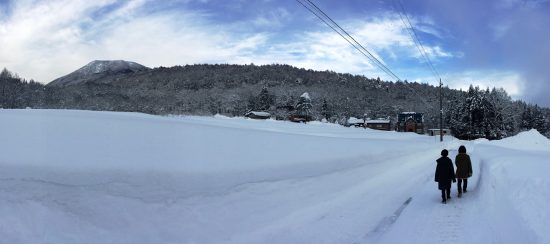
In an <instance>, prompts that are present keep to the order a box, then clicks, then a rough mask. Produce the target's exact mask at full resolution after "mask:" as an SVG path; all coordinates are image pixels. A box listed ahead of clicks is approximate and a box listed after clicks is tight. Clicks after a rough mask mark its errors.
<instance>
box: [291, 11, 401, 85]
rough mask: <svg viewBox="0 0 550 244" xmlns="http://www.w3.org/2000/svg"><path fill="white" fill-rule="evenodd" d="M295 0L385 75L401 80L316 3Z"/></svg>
mask: <svg viewBox="0 0 550 244" xmlns="http://www.w3.org/2000/svg"><path fill="white" fill-rule="evenodd" d="M296 1H297V2H298V3H300V4H301V5H302V6H304V7H305V8H306V9H307V10H309V11H310V12H311V13H313V14H314V15H315V16H317V18H319V19H320V20H321V21H323V22H324V23H325V24H326V25H327V26H329V27H330V28H331V29H332V30H334V31H335V32H336V33H338V34H339V35H340V36H341V37H342V38H344V40H346V41H347V42H348V43H349V44H350V45H352V46H353V47H354V48H355V49H357V50H358V51H359V52H360V53H361V54H362V55H363V56H365V57H366V58H367V59H369V60H370V61H371V62H372V63H373V64H374V65H376V66H377V67H378V68H380V69H381V70H382V71H384V72H385V73H386V74H387V75H389V76H390V77H393V78H395V79H396V80H398V81H400V80H401V79H400V78H399V77H398V76H397V75H396V74H395V73H394V72H392V71H391V70H390V69H389V68H388V67H387V66H386V65H385V64H383V63H382V62H381V61H380V60H379V59H378V58H376V56H374V55H373V54H372V53H371V52H369V51H368V50H367V49H366V48H365V47H363V45H361V44H360V43H359V42H357V41H356V40H355V38H353V37H352V36H351V35H350V34H349V33H348V32H347V31H345V30H344V29H343V28H342V27H341V26H340V25H338V24H337V23H336V22H335V21H334V20H333V19H332V18H330V17H329V16H328V15H327V14H326V13H325V12H324V11H322V10H321V9H320V8H319V7H317V5H315V4H314V3H313V2H311V1H310V0H296Z"/></svg>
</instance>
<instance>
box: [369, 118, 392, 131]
mask: <svg viewBox="0 0 550 244" xmlns="http://www.w3.org/2000/svg"><path fill="white" fill-rule="evenodd" d="M365 127H366V128H371V129H375V130H388V131H389V130H391V121H390V120H389V119H367V120H365Z"/></svg>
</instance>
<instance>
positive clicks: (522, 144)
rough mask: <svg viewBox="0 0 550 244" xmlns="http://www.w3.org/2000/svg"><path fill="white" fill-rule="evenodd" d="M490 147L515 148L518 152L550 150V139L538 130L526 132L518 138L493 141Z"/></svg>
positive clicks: (517, 136)
mask: <svg viewBox="0 0 550 244" xmlns="http://www.w3.org/2000/svg"><path fill="white" fill-rule="evenodd" d="M490 145H496V146H500V147H507V148H513V149H516V150H545V151H548V150H550V139H548V138H546V137H545V136H543V135H542V134H540V133H539V132H538V131H537V130H535V129H531V130H529V131H524V132H521V133H519V134H517V135H516V136H513V137H508V138H504V139H502V140H498V141H491V142H490Z"/></svg>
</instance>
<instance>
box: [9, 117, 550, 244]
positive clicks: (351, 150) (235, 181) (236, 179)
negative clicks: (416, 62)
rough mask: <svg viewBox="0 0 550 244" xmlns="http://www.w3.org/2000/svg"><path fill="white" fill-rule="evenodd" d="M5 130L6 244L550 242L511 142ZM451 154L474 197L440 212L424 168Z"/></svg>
mask: <svg viewBox="0 0 550 244" xmlns="http://www.w3.org/2000/svg"><path fill="white" fill-rule="evenodd" d="M529 133H532V134H534V132H529ZM0 135H1V136H2V140H0V148H1V149H2V153H1V154H0V181H1V182H2V184H0V215H1V216H2V218H1V219H0V235H1V236H2V239H3V240H4V241H6V242H7V243H262V242H263V243H265V242H271V243H373V242H379V243H391V242H393V241H395V240H402V239H398V238H402V235H401V234H399V233H421V234H415V235H412V234H411V236H410V237H408V238H407V239H408V240H410V241H411V243H436V242H438V241H439V239H438V238H439V236H438V233H439V232H441V231H439V229H438V228H440V227H441V224H442V223H441V222H439V221H440V220H441V218H444V219H445V221H449V223H451V224H452V226H456V228H454V227H453V228H446V229H445V230H446V231H447V232H446V233H449V234H450V235H451V236H453V235H454V236H457V237H461V238H462V237H463V236H468V239H466V241H467V242H471V243H486V242H489V241H491V242H495V241H497V242H502V243H513V242H514V241H516V240H520V239H521V240H528V241H532V242H541V243H544V242H549V241H550V240H549V238H548V237H546V236H545V235H544V228H543V227H544V226H546V225H547V224H548V219H549V217H550V215H549V211H548V210H547V209H545V208H544V207H543V204H544V203H545V202H546V200H547V198H548V197H547V196H548V195H550V194H549V193H550V182H549V181H548V180H547V179H546V178H547V177H543V176H544V174H545V172H546V171H545V169H547V168H548V167H549V166H548V164H547V163H546V161H547V158H548V156H549V152H548V151H544V150H536V151H533V150H531V149H522V148H518V147H516V145H518V144H522V143H527V142H526V141H529V140H531V139H532V138H533V136H536V135H528V134H525V135H524V134H522V135H519V136H518V137H516V138H510V139H508V140H503V141H501V142H481V143H469V142H462V141H458V140H449V141H446V142H445V143H443V144H440V143H439V142H438V141H437V140H434V138H433V137H427V136H421V135H416V134H408V133H396V132H382V131H375V130H370V129H358V128H345V127H340V126H336V125H332V124H325V123H319V122H314V123H309V124H306V125H304V124H295V123H289V122H280V121H273V120H266V121H258V120H249V119H242V118H227V117H222V116H217V117H159V116H150V115H144V114H138V113H111V112H88V111H63V110H0ZM449 139H450V138H449ZM537 140H538V144H541V145H542V144H543V143H548V142H547V141H544V140H542V139H541V138H538V139H537ZM460 144H465V145H466V146H467V148H468V149H469V153H470V154H471V155H472V157H473V158H474V165H475V168H476V169H475V172H474V174H475V175H474V178H472V180H471V187H472V192H471V193H468V194H467V195H466V196H465V197H464V198H462V199H456V200H455V199H453V201H452V202H451V203H450V204H448V205H441V204H440V203H439V193H438V192H437V190H436V186H435V184H434V182H433V171H434V170H435V163H434V160H435V159H436V158H437V157H438V155H439V152H440V150H441V149H442V148H448V149H450V150H451V154H452V155H454V154H455V153H456V148H458V146H459V145H460ZM511 148H515V149H513V150H512V149H511ZM408 199H410V200H409V201H408V203H407V204H403V203H405V202H407V200H408ZM457 209H458V211H457ZM397 210H399V211H397ZM396 213H397V214H396ZM441 215H442V217H438V216H441ZM487 226H490V228H488V227H487ZM459 227H460V228H459ZM512 227H514V228H513V229H512V230H513V231H511V230H510V228H512ZM451 239H453V238H451ZM454 239H455V240H457V241H460V240H463V239H460V238H454Z"/></svg>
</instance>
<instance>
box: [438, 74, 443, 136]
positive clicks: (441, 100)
mask: <svg viewBox="0 0 550 244" xmlns="http://www.w3.org/2000/svg"><path fill="white" fill-rule="evenodd" d="M439 141H440V142H442V141H443V83H442V82H441V78H439Z"/></svg>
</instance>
